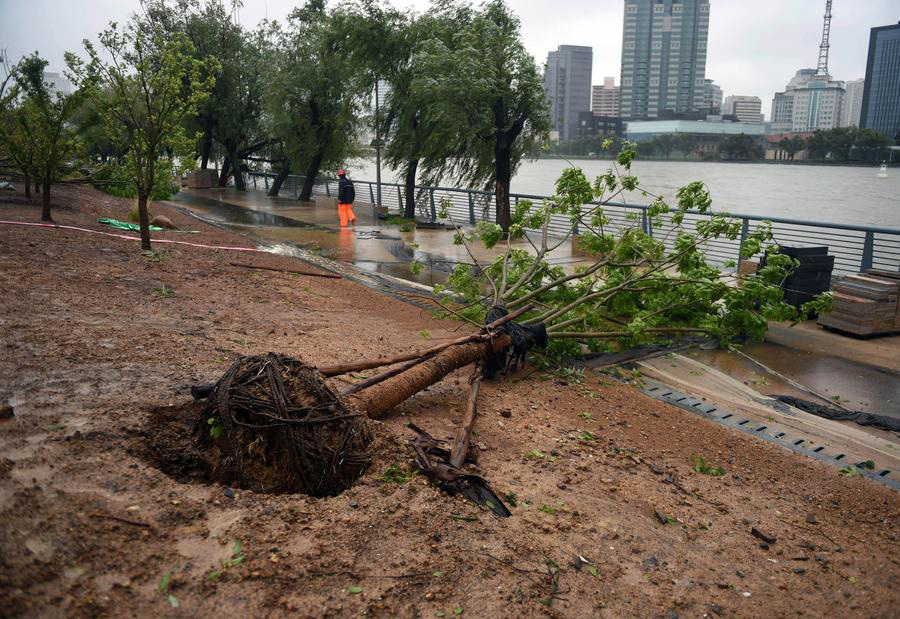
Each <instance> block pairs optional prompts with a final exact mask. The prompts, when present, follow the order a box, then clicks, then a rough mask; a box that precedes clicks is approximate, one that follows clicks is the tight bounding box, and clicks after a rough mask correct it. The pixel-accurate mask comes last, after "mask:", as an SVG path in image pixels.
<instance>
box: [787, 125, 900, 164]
mask: <svg viewBox="0 0 900 619" xmlns="http://www.w3.org/2000/svg"><path fill="white" fill-rule="evenodd" d="M794 139H796V138H794ZM889 145H890V140H889V139H888V138H887V136H885V135H884V134H882V133H879V132H878V131H875V130H874V129H866V128H863V129H861V128H859V127H838V128H836V129H826V130H820V131H816V132H815V133H814V134H813V135H811V136H810V137H809V138H808V139H806V140H805V142H804V144H803V148H802V149H799V150H806V151H808V154H809V158H810V159H818V160H824V159H830V160H833V161H854V160H855V161H880V160H881V159H883V158H886V156H887V152H886V150H887V147H888V146H889Z"/></svg>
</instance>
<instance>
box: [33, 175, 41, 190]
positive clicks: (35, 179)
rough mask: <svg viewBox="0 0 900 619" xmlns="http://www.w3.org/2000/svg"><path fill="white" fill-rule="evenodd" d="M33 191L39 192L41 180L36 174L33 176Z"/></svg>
mask: <svg viewBox="0 0 900 619" xmlns="http://www.w3.org/2000/svg"><path fill="white" fill-rule="evenodd" d="M34 192H35V193H41V181H40V179H38V177H37V176H35V177H34Z"/></svg>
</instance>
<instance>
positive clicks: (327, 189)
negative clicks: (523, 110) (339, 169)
mask: <svg viewBox="0 0 900 619" xmlns="http://www.w3.org/2000/svg"><path fill="white" fill-rule="evenodd" d="M325 195H326V196H328V197H329V198H330V197H331V188H330V187H329V186H328V179H327V178H326V179H325Z"/></svg>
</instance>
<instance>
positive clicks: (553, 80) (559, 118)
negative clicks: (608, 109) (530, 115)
mask: <svg viewBox="0 0 900 619" xmlns="http://www.w3.org/2000/svg"><path fill="white" fill-rule="evenodd" d="M593 62H594V50H593V49H592V48H590V47H584V46H581V45H560V46H559V48H558V49H557V50H556V51H555V52H550V53H549V54H547V67H546V68H545V70H544V89H545V90H546V91H547V96H548V98H549V99H550V122H551V123H552V126H553V130H554V131H557V132H559V139H560V141H563V142H568V141H569V140H574V139H576V138H577V137H578V113H579V112H589V111H590V110H591V73H592V71H593Z"/></svg>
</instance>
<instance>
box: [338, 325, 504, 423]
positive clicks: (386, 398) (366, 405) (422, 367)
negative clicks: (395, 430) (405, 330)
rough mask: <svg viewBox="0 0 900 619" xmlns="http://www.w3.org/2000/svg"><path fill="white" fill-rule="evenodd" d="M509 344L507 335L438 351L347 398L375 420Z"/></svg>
mask: <svg viewBox="0 0 900 619" xmlns="http://www.w3.org/2000/svg"><path fill="white" fill-rule="evenodd" d="M509 344H510V339H509V336H508V335H502V336H500V337H497V338H495V339H494V340H492V341H491V342H490V343H489V344H488V343H481V342H473V343H470V344H460V345H459V346H453V347H450V348H447V349H445V350H442V351H441V352H439V353H437V354H436V355H435V356H434V357H432V358H431V359H429V360H428V361H425V362H423V363H420V364H418V365H416V366H414V367H412V368H410V369H409V370H407V371H405V372H403V373H402V374H398V375H397V376H394V377H392V378H389V379H388V380H386V381H384V382H381V383H378V384H377V385H372V386H371V387H369V388H367V389H365V390H363V391H361V392H360V393H355V394H353V395H350V396H348V397H347V399H348V400H350V401H351V402H353V404H355V405H356V406H357V407H358V408H359V409H360V410H363V411H365V412H366V414H367V415H368V416H369V417H373V418H377V417H380V416H381V415H383V414H384V413H386V412H387V411H389V410H391V409H393V408H394V407H395V406H397V405H398V404H400V403H401V402H403V401H404V400H407V399H408V398H411V397H412V396H414V395H415V394H417V393H418V392H420V391H422V390H423V389H425V388H426V387H428V386H430V385H433V384H435V383H436V382H438V381H439V380H441V379H442V378H444V377H445V376H447V375H448V374H450V373H451V372H453V371H454V370H458V369H459V368H461V367H465V366H467V365H469V364H470V363H475V362H476V361H480V360H481V359H484V358H485V356H486V355H488V354H490V352H491V350H493V352H500V351H503V350H505V349H506V348H507V347H508V346H509Z"/></svg>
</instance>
